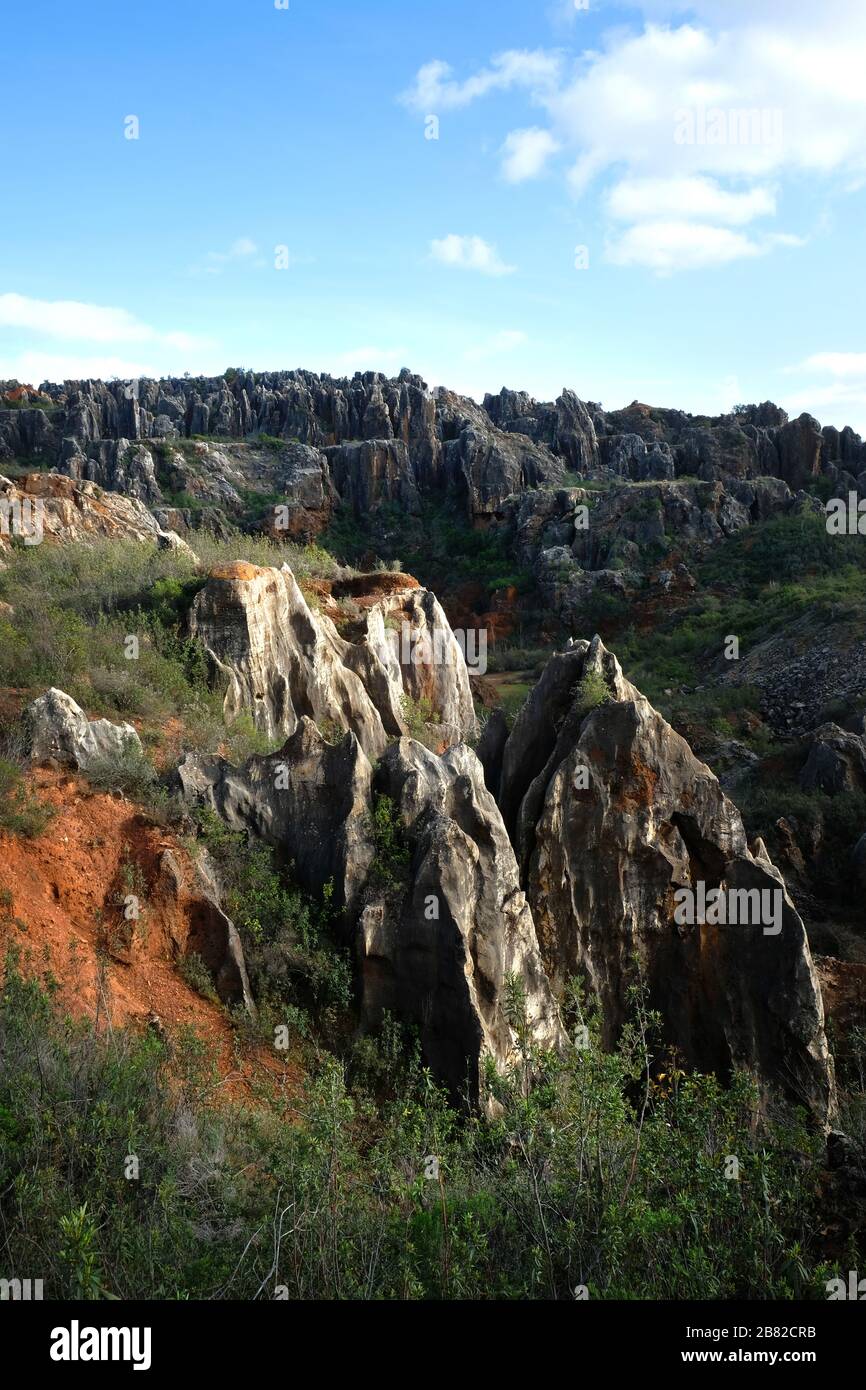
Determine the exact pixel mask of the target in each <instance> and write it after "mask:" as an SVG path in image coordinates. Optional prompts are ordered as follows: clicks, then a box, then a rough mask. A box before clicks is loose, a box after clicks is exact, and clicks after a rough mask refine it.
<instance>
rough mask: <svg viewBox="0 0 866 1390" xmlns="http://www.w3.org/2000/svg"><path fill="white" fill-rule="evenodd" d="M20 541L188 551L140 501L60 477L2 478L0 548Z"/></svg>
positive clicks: (93, 485)
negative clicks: (137, 544)
mask: <svg viewBox="0 0 866 1390" xmlns="http://www.w3.org/2000/svg"><path fill="white" fill-rule="evenodd" d="M15 537H19V538H20V539H21V540H22V541H23V543H24V544H25V545H41V544H42V543H43V542H46V543H48V544H50V545H71V544H73V543H74V542H75V541H90V540H97V539H102V538H105V539H112V540H138V541H150V542H155V543H156V544H158V545H161V546H174V547H177V548H181V549H182V548H183V542H182V540H181V537H180V536H176V535H174V533H172V532H169V531H166V530H163V528H162V527H161V526H160V525H159V523H158V522H157V520H156V519H155V517H154V516H153V515H152V514H151V513H150V512H149V511H148V509H147V507H146V506H145V505H144V504H143V503H142V502H140V501H138V500H137V499H136V498H134V497H126V496H123V495H122V494H121V493H119V492H105V491H103V489H102V488H101V487H98V486H97V485H96V484H95V483H91V482H74V481H73V480H72V479H71V478H65V477H61V476H59V475H58V474H56V473H29V474H27V475H26V476H25V477H22V478H18V479H15V480H14V481H13V480H12V479H10V478H4V477H2V476H0V550H2V549H5V548H7V547H8V546H9V545H10V544H11V542H12V540H13V539H14V538H15ZM189 553H190V555H192V551H190V552H189Z"/></svg>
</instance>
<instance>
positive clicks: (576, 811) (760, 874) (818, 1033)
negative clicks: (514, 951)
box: [500, 638, 833, 1119]
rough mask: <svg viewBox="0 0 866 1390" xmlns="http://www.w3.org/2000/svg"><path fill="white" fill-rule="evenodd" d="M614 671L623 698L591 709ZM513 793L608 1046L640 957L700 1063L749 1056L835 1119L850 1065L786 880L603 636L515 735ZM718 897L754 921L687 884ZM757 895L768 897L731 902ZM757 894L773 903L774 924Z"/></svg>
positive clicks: (549, 923) (565, 968)
mask: <svg viewBox="0 0 866 1390" xmlns="http://www.w3.org/2000/svg"><path fill="white" fill-rule="evenodd" d="M590 673H592V683H591V685H590V687H589V692H588V693H589V696H590V701H589V703H588V700H587V685H586V684H584V682H585V681H586V678H587V676H588V675H589V674H590ZM599 677H600V678H601V679H602V680H603V681H604V685H605V686H606V688H607V691H608V698H607V699H605V700H604V701H603V703H601V704H597V705H595V706H594V707H589V705H590V704H591V700H592V699H597V698H598V695H599V692H600V689H601V686H600V684H599ZM500 803H501V806H502V810H503V816H504V819H505V823H506V825H507V826H508V828H509V830H510V833H511V836H512V840H513V842H514V844H515V846H516V849H517V855H518V861H519V862H520V864H521V865H522V866H523V867H524V872H525V880H524V881H525V883H526V891H527V897H528V898H529V902H530V904H531V906H532V910H533V914H534V917H535V922H536V929H537V932H538V939H539V943H540V946H541V949H542V952H543V955H544V959H545V963H546V966H547V970H548V973H549V974H550V977H551V980H552V982H553V984H554V987H555V988H559V987H561V986H562V984H563V983H564V981H565V980H566V979H567V977H568V976H569V975H571V974H573V973H578V974H580V975H582V976H583V977H584V979H585V980H586V981H587V982H588V983H589V985H590V987H591V989H592V991H593V992H594V993H595V994H596V996H597V997H598V999H599V1000H600V1002H601V1005H602V1008H603V1013H604V1018H605V1034H606V1038H607V1041H608V1042H612V1041H613V1039H614V1038H615V1037H616V1035H617V1033H618V1031H619V1029H620V1027H621V1026H622V1023H623V1020H624V1017H625V1015H626V1000H627V990H628V986H629V984H630V983H632V982H634V980H635V979H636V978H637V974H636V971H637V967H636V966H635V964H634V957H635V956H636V957H637V960H638V962H639V970H640V975H641V976H642V978H643V979H644V980H645V981H646V983H647V985H648V987H649V991H650V1000H651V1004H652V1006H653V1007H654V1008H657V1009H658V1010H659V1011H660V1012H661V1014H662V1017H663V1020H664V1025H665V1032H666V1036H667V1038H668V1040H669V1041H670V1042H672V1043H674V1044H675V1045H676V1046H677V1047H678V1048H679V1049H680V1052H681V1053H682V1054H683V1056H684V1057H685V1058H686V1060H687V1061H688V1062H689V1063H690V1064H691V1065H693V1066H695V1067H697V1068H699V1069H701V1070H707V1071H715V1072H717V1073H719V1074H720V1075H722V1076H725V1075H727V1074H729V1073H730V1071H731V1069H732V1068H733V1067H735V1066H744V1067H746V1068H748V1069H749V1070H750V1071H751V1072H752V1073H753V1074H754V1075H755V1076H756V1078H757V1079H758V1080H759V1082H760V1084H761V1085H762V1086H764V1087H779V1088H781V1089H782V1090H783V1091H785V1092H786V1093H787V1094H788V1095H789V1096H790V1097H792V1098H793V1099H794V1100H796V1101H797V1103H803V1104H807V1105H808V1106H809V1107H810V1108H811V1109H812V1110H813V1111H814V1113H816V1114H817V1115H818V1116H819V1117H820V1118H822V1119H823V1118H826V1116H827V1115H828V1113H829V1112H830V1110H831V1109H832V1105H833V1071H832V1060H831V1059H830V1057H829V1054H828V1050H827V1043H826V1039H825V1036H824V1018H823V1007H822V1003H821V995H820V991H819V987H818V981H817V977H816V975H815V971H814V967H813V964H812V960H811V956H810V953H809V948H808V944H807V941H806V934H805V930H804V928H803V924H802V922H801V920H800V918H799V917H798V915H797V913H796V910H795V908H794V906H793V904H792V903H791V901H790V898H789V897H788V895H787V892H786V890H785V886H784V882H783V880H782V877H781V875H780V874H779V873H778V871H777V870H776V869H775V868H774V867H773V865H772V864H771V863H770V861H769V860H768V859H767V857H766V852H765V851H763V850H762V849H761V850H760V851H759V853H758V854H754V853H753V852H752V851H751V850H750V848H749V846H748V843H747V841H746V835H745V831H744V829H743V824H742V821H741V819H740V816H739V813H738V812H737V810H736V808H735V806H734V805H733V804H732V803H731V802H730V801H729V800H728V799H727V798H726V797H725V796H724V794H723V792H722V790H721V788H720V786H719V784H718V782H717V780H716V778H715V777H714V776H713V774H712V773H711V772H710V770H709V768H707V767H706V766H705V765H704V764H703V763H700V762H699V761H698V760H697V758H695V757H694V755H693V754H692V752H691V750H690V748H689V747H688V744H686V742H685V741H684V740H683V739H682V738H680V737H679V735H677V734H676V733H674V731H673V730H672V729H671V728H670V726H669V725H668V724H667V723H666V722H665V721H664V719H662V717H661V716H660V715H659V714H658V713H657V712H656V711H655V710H654V709H653V708H652V706H651V705H650V704H649V703H648V702H647V701H646V700H645V699H644V698H643V696H641V695H640V694H639V692H638V691H636V690H635V689H634V687H633V686H631V685H630V684H629V682H628V681H626V680H625V679H624V677H623V676H622V672H621V671H620V669H619V666H618V663H617V662H616V660H615V658H614V657H613V656H612V655H611V654H610V653H609V652H607V651H606V650H605V649H604V647H603V646H602V644H601V642H600V641H599V639H598V638H595V639H594V640H593V642H592V644H586V643H578V644H577V645H576V646H575V647H574V648H573V649H572V650H571V651H569V652H566V653H562V654H560V655H558V656H555V657H553V658H552V660H551V662H550V663H549V665H548V667H547V669H546V671H545V673H544V675H543V677H542V679H541V681H540V682H539V685H538V686H537V687H536V690H535V691H534V692H533V694H532V695H531V696H530V698H529V700H528V702H527V704H526V705H525V706H524V709H523V711H522V712H521V714H520V715H519V716H518V719H517V720H516V722H515V726H514V729H513V730H512V733H511V735H510V737H509V740H508V742H507V744H506V747H505V753H504V758H503V770H502V782H501V790H500ZM715 889H721V890H722V892H723V894H724V895H725V901H726V903H728V902H733V903H740V904H741V905H740V906H739V908H738V909H737V910H738V911H739V913H740V920H739V922H738V924H737V925H724V924H721V923H719V924H713V922H712V914H709V915H710V921H709V922H706V921H704V922H703V923H701V922H700V920H697V921H695V920H693V921H692V922H691V923H689V922H688V921H685V922H684V921H683V920H682V918H681V917H678V916H677V915H676V914H677V909H678V906H679V904H680V902H681V899H680V898H678V896H677V894H678V892H679V890H687V895H692V897H693V899H694V900H696V901H697V903H700V901H701V896H700V895H701V894H702V893H703V894H706V893H710V892H712V891H713V890H715ZM739 890H746V891H747V892H749V893H752V898H751V899H745V898H744V899H742V900H740V899H739V898H738V899H731V898H730V896H729V895H730V894H731V893H732V892H733V893H737V892H738V891H739ZM754 890H757V891H758V893H759V895H765V896H763V897H762V898H761V903H760V906H761V910H762V913H763V914H764V915H763V916H762V917H761V918H760V919H758V915H757V906H758V902H757V899H756V898H755V896H754ZM771 912H772V920H771V918H770V916H768V915H767V914H769V913H771ZM700 915H701V913H700V908H699V907H698V911H697V916H698V919H700ZM744 915H746V916H748V920H747V921H745V922H744V921H743V920H742V918H743V916H744ZM768 925H769V926H770V928H771V931H765V927H766V926H768Z"/></svg>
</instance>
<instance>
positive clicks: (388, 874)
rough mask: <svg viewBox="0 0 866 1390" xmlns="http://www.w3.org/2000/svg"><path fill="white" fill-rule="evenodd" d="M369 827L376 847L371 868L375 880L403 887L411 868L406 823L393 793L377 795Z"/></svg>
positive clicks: (384, 885) (396, 887)
mask: <svg viewBox="0 0 866 1390" xmlns="http://www.w3.org/2000/svg"><path fill="white" fill-rule="evenodd" d="M368 829H369V832H370V834H371V836H372V838H373V844H374V847H375V854H374V857H373V863H372V865H371V868H370V876H371V878H372V880H373V882H374V883H377V884H379V885H380V886H381V887H383V888H385V889H398V888H402V887H404V886H405V883H406V876H407V874H408V871H409V858H410V856H409V846H408V843H407V841H406V832H405V830H404V828H403V823H402V821H401V820H400V816H399V813H398V811H397V808H396V806H395V805H394V802H393V801H392V799H391V797H390V796H384V795H377V796H376V797H375V798H374V801H373V811H372V814H371V815H370V816H369V821H368Z"/></svg>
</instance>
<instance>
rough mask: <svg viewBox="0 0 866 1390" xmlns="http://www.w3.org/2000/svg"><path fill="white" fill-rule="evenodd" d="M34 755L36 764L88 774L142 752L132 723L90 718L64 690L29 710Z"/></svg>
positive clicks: (48, 694)
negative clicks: (98, 766)
mask: <svg viewBox="0 0 866 1390" xmlns="http://www.w3.org/2000/svg"><path fill="white" fill-rule="evenodd" d="M25 724H26V727H27V730H28V737H29V741H30V756H31V758H32V759H33V761H34V762H35V763H45V762H56V763H59V764H61V765H65V766H69V767H74V768H79V769H80V770H81V771H82V772H87V771H88V769H90V768H92V767H93V766H94V764H96V763H97V762H102V761H104V760H111V759H116V758H121V757H125V756H128V755H129V754H130V753H131V752H132V753H141V741H140V739H139V737H138V734H137V733H136V731H135V729H134V728H133V727H132V725H131V724H112V723H111V722H110V721H109V720H108V719H90V720H89V719H88V718H87V715H86V714H85V713H84V711H83V710H82V709H81V708H80V706H79V705H77V704H76V703H75V701H74V700H73V699H72V697H71V696H69V695H67V694H66V693H65V692H64V691H63V690H56V689H54V688H53V687H52V689H50V690H47V691H46V692H45V694H44V695H40V696H39V698H38V699H37V700H34V701H33V702H32V704H30V705H28V706H27V709H26V710H25Z"/></svg>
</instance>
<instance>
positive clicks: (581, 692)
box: [575, 669, 610, 714]
mask: <svg viewBox="0 0 866 1390" xmlns="http://www.w3.org/2000/svg"><path fill="white" fill-rule="evenodd" d="M609 699H610V691H609V690H608V687H607V681H606V680H605V678H604V676H603V675H602V673H601V671H598V670H594V669H593V670H589V671H587V672H586V674H585V675H584V677H583V679H582V680H581V681H580V682H579V684H578V687H577V690H576V692H575V700H576V703H577V706H578V708H579V709H580V710H582V711H584V712H585V713H586V714H588V713H589V711H590V710H593V709H597V708H598V706H599V705H603V704H605V703H606V701H608V700H609Z"/></svg>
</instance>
